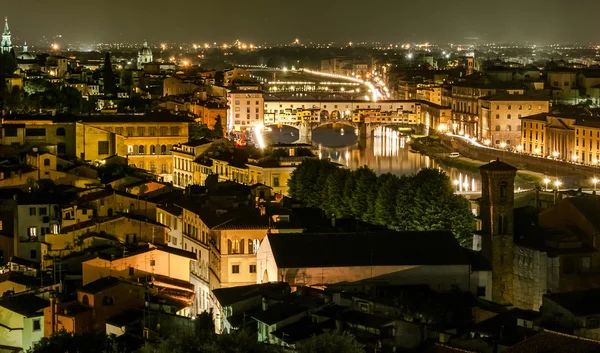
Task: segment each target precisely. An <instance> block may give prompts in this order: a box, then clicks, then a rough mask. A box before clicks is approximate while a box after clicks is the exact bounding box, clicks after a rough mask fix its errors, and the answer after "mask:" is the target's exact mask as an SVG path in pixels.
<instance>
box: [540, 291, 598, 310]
mask: <svg viewBox="0 0 600 353" xmlns="http://www.w3.org/2000/svg"><path fill="white" fill-rule="evenodd" d="M545 297H547V298H548V299H550V300H552V301H553V302H555V303H557V304H558V305H560V306H562V307H563V308H565V309H567V310H568V311H570V312H571V313H573V315H575V316H586V315H596V314H600V302H599V301H598V298H599V297H600V289H590V290H584V291H576V292H564V293H552V294H546V295H545Z"/></svg>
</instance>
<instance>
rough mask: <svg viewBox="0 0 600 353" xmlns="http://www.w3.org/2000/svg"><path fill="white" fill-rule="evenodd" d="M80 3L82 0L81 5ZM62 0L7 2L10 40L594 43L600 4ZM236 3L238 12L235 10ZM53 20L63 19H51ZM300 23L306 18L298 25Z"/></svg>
mask: <svg viewBox="0 0 600 353" xmlns="http://www.w3.org/2000/svg"><path fill="white" fill-rule="evenodd" d="M84 2H85V1H84ZM81 3H82V2H81V1H78V2H75V1H74V0H64V1H62V2H61V4H62V5H63V6H61V7H56V8H48V9H46V10H45V11H31V6H34V7H35V6H36V5H38V4H37V3H35V2H33V1H31V0H26V1H20V2H11V3H8V4H6V5H5V6H4V7H3V8H2V12H1V13H0V16H2V17H4V16H7V17H8V18H9V21H10V23H11V29H12V31H13V35H14V36H15V38H19V39H20V41H24V40H27V41H30V42H33V41H36V40H40V39H42V38H44V37H45V38H47V39H52V38H54V37H55V36H57V35H61V36H62V38H61V40H62V41H65V42H67V43H77V42H80V43H83V44H92V43H99V42H104V43H106V42H142V41H143V40H148V41H149V42H153V43H157V42H194V41H197V42H233V41H235V40H236V39H240V40H242V41H248V42H254V43H257V44H260V43H269V44H285V43H289V42H292V41H293V40H294V38H300V40H301V41H302V42H304V43H308V42H311V41H312V42H319V43H324V42H328V41H335V42H338V43H340V42H347V41H354V42H360V41H366V42H373V41H381V42H422V41H432V42H437V43H448V42H457V43H458V42H461V41H464V40H465V38H468V40H472V38H478V40H479V41H480V42H513V41H514V42H521V43H523V42H526V41H527V42H535V43H541V44H548V43H574V42H577V43H580V44H586V43H597V42H600V35H598V34H597V33H596V31H595V29H594V17H593V16H594V14H595V13H597V12H598V11H600V3H597V2H593V1H590V0H577V1H573V2H569V3H566V2H561V1H558V0H550V1H542V0H531V1H528V2H526V3H523V2H518V1H516V0H507V1H504V2H486V4H485V5H479V4H475V3H473V2H471V1H467V0H461V1H458V2H455V3H452V4H449V3H447V2H444V1H441V0H431V1H429V2H428V3H427V5H423V4H418V3H406V2H395V1H390V0H376V1H374V2H370V3H369V4H368V5H367V4H363V3H358V2H357V1H350V2H349V1H345V2H340V1H330V2H327V3H323V2H318V1H316V0H307V1H305V2H304V3H303V5H301V6H300V5H298V4H295V3H291V2H285V3H281V2H276V1H274V0H259V1H257V2H256V3H254V4H251V5H248V3H245V2H242V1H241V0H232V1H229V2H227V3H221V2H218V3H210V4H205V3H190V2H189V1H183V0H175V1H173V2H170V3H169V4H170V6H169V7H168V8H161V7H160V6H161V5H164V3H162V2H158V1H156V0H150V1H146V2H144V6H143V7H140V5H141V3H140V2H139V1H132V2H125V3H123V2H117V1H115V0H107V1H105V2H104V6H102V7H99V8H94V10H93V11H94V12H93V16H92V15H91V12H89V10H88V9H89V7H86V6H82V5H81ZM242 9H243V11H242ZM57 18H64V20H61V21H56V20H55V19H57ZM305 21H306V22H305Z"/></svg>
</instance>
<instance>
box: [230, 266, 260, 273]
mask: <svg viewBox="0 0 600 353" xmlns="http://www.w3.org/2000/svg"><path fill="white" fill-rule="evenodd" d="M231 273H233V274H239V273H240V265H231ZM248 273H256V265H249V266H248Z"/></svg>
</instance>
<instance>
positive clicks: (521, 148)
mask: <svg viewBox="0 0 600 353" xmlns="http://www.w3.org/2000/svg"><path fill="white" fill-rule="evenodd" d="M517 151H519V153H521V152H522V151H523V146H521V145H518V146H517Z"/></svg>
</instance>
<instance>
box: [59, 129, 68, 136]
mask: <svg viewBox="0 0 600 353" xmlns="http://www.w3.org/2000/svg"><path fill="white" fill-rule="evenodd" d="M56 136H67V132H66V131H65V128H63V127H59V128H58V129H56Z"/></svg>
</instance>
